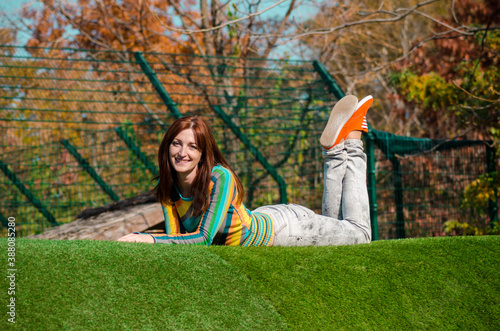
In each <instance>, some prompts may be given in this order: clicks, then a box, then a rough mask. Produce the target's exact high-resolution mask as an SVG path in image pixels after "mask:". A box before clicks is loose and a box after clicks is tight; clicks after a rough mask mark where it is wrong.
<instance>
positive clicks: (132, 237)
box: [118, 233, 155, 244]
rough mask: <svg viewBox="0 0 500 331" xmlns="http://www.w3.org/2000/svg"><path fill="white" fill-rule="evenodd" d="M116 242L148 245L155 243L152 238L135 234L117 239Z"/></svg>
mask: <svg viewBox="0 0 500 331" xmlns="http://www.w3.org/2000/svg"><path fill="white" fill-rule="evenodd" d="M118 241H126V242H131V243H148V244H154V243H155V239H154V238H153V237H152V236H150V235H145V234H137V233H130V234H127V235H125V236H123V237H121V238H120V239H118Z"/></svg>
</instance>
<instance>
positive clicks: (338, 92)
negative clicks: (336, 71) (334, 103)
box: [313, 60, 345, 100]
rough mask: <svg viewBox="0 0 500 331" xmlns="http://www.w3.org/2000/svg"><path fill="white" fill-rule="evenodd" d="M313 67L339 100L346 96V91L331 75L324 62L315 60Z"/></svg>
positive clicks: (329, 90)
mask: <svg viewBox="0 0 500 331" xmlns="http://www.w3.org/2000/svg"><path fill="white" fill-rule="evenodd" d="M313 67H314V70H316V72H317V73H318V74H319V76H320V77H321V79H322V80H323V82H324V83H325V85H326V87H327V88H328V92H330V93H332V94H333V95H334V96H335V97H336V98H337V100H340V99H342V98H343V97H345V94H344V92H343V91H342V89H341V88H340V86H339V85H338V84H337V82H336V81H335V80H334V79H333V78H332V76H330V73H329V72H328V71H327V70H326V68H325V66H324V65H323V63H321V62H319V61H317V60H315V61H313Z"/></svg>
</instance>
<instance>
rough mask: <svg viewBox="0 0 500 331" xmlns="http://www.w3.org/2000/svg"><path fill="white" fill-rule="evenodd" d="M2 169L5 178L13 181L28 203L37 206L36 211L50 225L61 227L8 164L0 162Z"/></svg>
mask: <svg viewBox="0 0 500 331" xmlns="http://www.w3.org/2000/svg"><path fill="white" fill-rule="evenodd" d="M0 169H1V170H2V171H3V173H4V174H5V176H7V178H8V179H10V180H11V181H12V183H13V184H14V185H15V186H16V187H17V189H18V190H19V191H21V193H22V194H24V196H25V197H26V198H27V199H28V201H29V202H30V203H31V204H32V205H33V206H35V208H36V209H38V211H39V212H40V213H41V214H42V215H43V216H44V217H45V218H46V219H47V220H48V221H49V223H50V224H52V226H56V225H59V223H57V221H56V219H55V217H54V215H52V214H51V213H50V212H49V211H48V210H47V208H45V206H44V205H42V203H41V202H40V201H39V200H38V199H37V198H35V196H34V195H33V193H31V191H30V190H28V189H27V188H26V186H24V184H23V183H22V182H21V181H20V180H19V178H17V176H16V174H15V173H14V172H12V171H11V170H10V169H9V167H8V166H7V164H5V163H3V161H2V160H0Z"/></svg>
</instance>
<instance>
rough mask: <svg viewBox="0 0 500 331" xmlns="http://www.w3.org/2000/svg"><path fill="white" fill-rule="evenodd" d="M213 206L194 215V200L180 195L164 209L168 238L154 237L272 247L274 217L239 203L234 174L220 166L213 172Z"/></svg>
mask: <svg viewBox="0 0 500 331" xmlns="http://www.w3.org/2000/svg"><path fill="white" fill-rule="evenodd" d="M209 196H210V204H209V207H208V209H207V210H206V211H205V212H204V213H202V214H201V215H200V216H197V217H193V216H192V201H193V198H189V199H187V198H184V197H182V196H181V194H180V193H179V192H178V199H177V200H176V201H174V204H173V205H168V206H162V207H163V214H164V216H165V230H166V234H165V235H153V238H154V239H155V243H166V244H195V245H226V246H268V245H269V244H270V243H272V239H273V235H274V230H273V222H272V220H271V218H270V217H269V216H268V215H266V214H263V213H256V212H253V213H252V212H250V211H249V210H248V209H246V208H245V206H244V205H243V204H242V203H240V204H237V200H238V192H237V189H236V183H235V180H234V176H233V174H232V172H231V171H229V170H228V169H226V168H224V167H222V166H220V165H218V166H215V167H214V168H213V169H212V175H211V183H210V194H209Z"/></svg>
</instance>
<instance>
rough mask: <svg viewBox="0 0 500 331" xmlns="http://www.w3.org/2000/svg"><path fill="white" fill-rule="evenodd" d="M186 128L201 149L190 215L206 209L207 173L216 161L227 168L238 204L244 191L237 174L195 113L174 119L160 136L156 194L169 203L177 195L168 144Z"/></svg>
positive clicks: (198, 213) (209, 131)
mask: <svg viewBox="0 0 500 331" xmlns="http://www.w3.org/2000/svg"><path fill="white" fill-rule="evenodd" d="M186 129H191V130H193V132H194V138H195V141H196V145H197V146H198V148H199V149H200V151H201V159H200V162H199V164H198V170H197V172H196V177H195V179H194V180H193V184H192V185H193V186H192V189H191V190H192V192H194V197H193V214H194V215H193V216H199V215H201V214H202V213H203V212H204V211H205V210H207V209H208V205H209V203H210V201H209V198H208V197H209V185H210V177H211V174H212V168H213V167H215V166H216V165H221V166H223V167H224V168H227V169H229V170H230V171H231V173H232V174H233V176H234V180H235V182H236V188H237V191H238V200H237V203H238V204H240V203H241V202H242V201H243V197H244V194H245V191H244V189H243V185H242V184H241V180H240V179H239V178H238V176H237V175H236V173H235V172H234V171H233V169H232V168H231V167H230V166H229V164H228V163H227V161H226V159H225V158H224V156H223V155H222V153H221V151H220V150H219V147H218V146H217V143H216V142H215V138H214V136H213V134H212V131H211V130H210V128H209V127H208V125H207V123H205V121H204V120H203V119H201V118H200V117H198V116H186V117H182V118H180V119H178V120H176V121H175V122H174V123H173V124H172V125H171V126H170V128H169V129H168V130H167V133H165V136H163V140H162V142H161V144H160V148H159V149H158V166H159V169H160V174H159V175H158V176H157V177H156V179H157V178H159V179H160V182H159V183H158V185H157V186H156V188H155V191H156V198H157V199H158V201H159V202H160V203H161V204H163V205H167V204H173V203H174V201H175V200H176V199H177V197H178V193H177V190H176V189H175V186H174V185H178V183H177V181H178V177H177V172H176V171H175V170H174V168H173V167H172V164H170V159H169V148H170V145H171V144H172V141H173V140H174V139H175V137H177V135H178V134H179V133H180V132H181V131H184V130H186Z"/></svg>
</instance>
